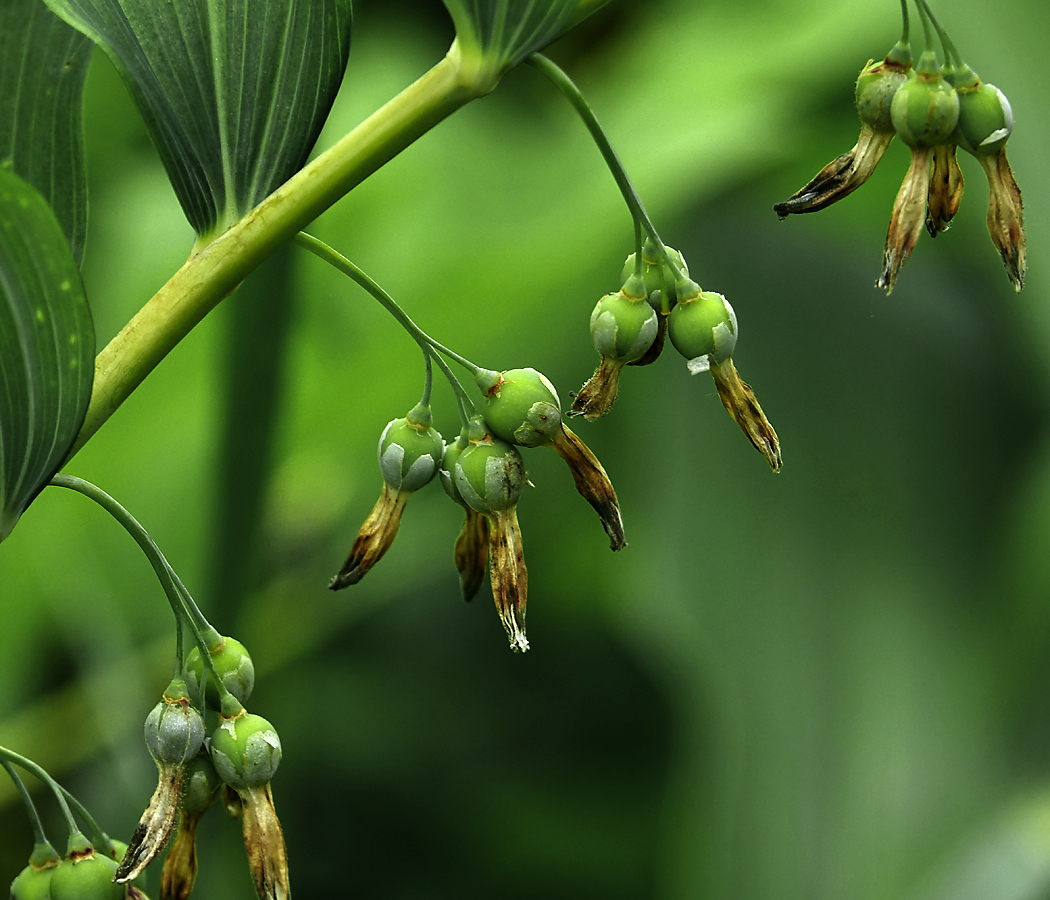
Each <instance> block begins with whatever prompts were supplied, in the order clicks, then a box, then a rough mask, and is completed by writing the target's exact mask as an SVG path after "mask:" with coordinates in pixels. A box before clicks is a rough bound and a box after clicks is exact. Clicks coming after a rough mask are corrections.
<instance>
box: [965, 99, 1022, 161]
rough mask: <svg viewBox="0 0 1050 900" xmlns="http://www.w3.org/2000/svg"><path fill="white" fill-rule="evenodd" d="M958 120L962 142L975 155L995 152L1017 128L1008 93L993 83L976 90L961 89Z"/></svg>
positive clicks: (988, 154) (993, 153)
mask: <svg viewBox="0 0 1050 900" xmlns="http://www.w3.org/2000/svg"><path fill="white" fill-rule="evenodd" d="M956 93H957V94H958V95H959V122H958V125H956V128H955V136H956V140H957V141H958V143H959V146H960V147H962V148H963V149H964V150H968V151H969V152H970V153H972V154H974V155H975V156H994V155H995V154H996V153H998V152H999V149H1000V148H1001V147H1002V146H1003V144H1005V143H1006V139H1007V138H1008V137H1010V132H1011V131H1013V128H1014V111H1013V109H1012V108H1011V107H1010V101H1009V100H1007V99H1006V95H1005V94H1004V93H1003V92H1002V91H1001V90H999V88H997V87H996V86H995V85H994V84H981V85H980V87H978V88H977V89H976V90H969V91H965V90H961V89H960V90H958V91H956Z"/></svg>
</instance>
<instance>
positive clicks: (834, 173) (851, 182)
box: [773, 125, 893, 219]
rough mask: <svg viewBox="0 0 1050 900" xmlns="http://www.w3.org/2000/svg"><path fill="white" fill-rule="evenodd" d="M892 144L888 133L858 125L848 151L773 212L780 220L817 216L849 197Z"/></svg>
mask: <svg viewBox="0 0 1050 900" xmlns="http://www.w3.org/2000/svg"><path fill="white" fill-rule="evenodd" d="M892 140H893V132H892V131H891V132H883V131H875V129H874V128H872V127H871V126H870V125H862V126H861V130H860V137H859V138H857V143H856V144H855V145H854V146H853V149H852V150H850V151H849V152H848V153H843V154H842V155H841V156H839V157H836V158H835V159H833V160H832V161H831V162H829V163H828V164H827V165H826V166H824V168H823V169H821V170H820V171H819V172H817V174H816V175H814V176H813V179H812V181H810V182H809V184H807V185H806V186H805V187H804V188H802V189H801V190H799V191H797V192H795V193H794V194H792V195H791V196H790V197H788V198H787V200H785V201H783V202H782V203H778V204H776V206H774V207H773V211H774V212H775V213H776V214H777V215H778V216H779V217H780V218H781V219H784V218H787V217H788V216H790V215H792V214H797V213H808V212H817V210H821V209H824V208H825V207H828V206H831V204H832V203H835V202H836V201H838V200H841V199H842V198H843V197H847V196H849V195H850V194H852V193H853V192H854V191H855V190H856V189H857V188H859V187H860V186H861V185H862V184H864V182H865V181H867V180H868V177H869V176H870V175H871V173H872V172H874V171H875V166H876V165H878V162H879V160H880V159H882V154H883V153H885V152H886V148H887V147H888V146H889V145H890V141H892Z"/></svg>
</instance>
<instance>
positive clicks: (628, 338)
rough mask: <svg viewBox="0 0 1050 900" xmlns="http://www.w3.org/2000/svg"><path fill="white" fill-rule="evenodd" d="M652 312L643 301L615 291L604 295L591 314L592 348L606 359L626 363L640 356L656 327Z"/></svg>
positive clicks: (654, 335)
mask: <svg viewBox="0 0 1050 900" xmlns="http://www.w3.org/2000/svg"><path fill="white" fill-rule="evenodd" d="M659 324H660V323H659V320H658V319H657V316H656V311H655V310H654V309H653V308H652V307H651V306H650V305H649V304H648V303H646V302H645V301H644V300H635V299H632V298H631V297H628V296H626V295H625V294H624V292H623V291H617V292H616V293H615V294H606V295H605V296H604V297H602V298H601V300H599V301H598V303H597V305H595V307H594V311H593V312H592V313H591V337H592V338H593V339H594V347H595V349H596V350H597V351H598V352H599V353H600V354H601V355H602V356H604V357H606V358H607V359H612V360H615V361H616V362H624V363H630V362H634V361H635V360H636V359H641V358H642V357H643V356H644V355H645V353H646V351H647V350H648V349H649V348H650V347H651V346H652V344H653V341H654V340H655V339H656V333H657V331H658V330H659Z"/></svg>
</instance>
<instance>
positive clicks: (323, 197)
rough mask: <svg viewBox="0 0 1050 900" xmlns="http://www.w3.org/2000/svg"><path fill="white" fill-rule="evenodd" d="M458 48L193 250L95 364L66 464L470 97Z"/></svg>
mask: <svg viewBox="0 0 1050 900" xmlns="http://www.w3.org/2000/svg"><path fill="white" fill-rule="evenodd" d="M460 63H461V59H460V53H459V48H458V46H457V45H456V44H455V42H453V44H452V47H451V49H450V50H449V52H448V54H447V55H446V56H445V57H444V58H443V59H442V60H441V61H440V62H438V63H437V65H435V66H434V67H433V68H431V69H430V70H429V71H428V72H427V73H426V74H424V75H423V76H422V77H421V78H420V79H419V80H417V81H416V82H414V83H413V84H411V85H409V86H408V87H407V88H405V89H404V90H403V91H402V92H401V93H400V94H398V95H397V96H396V97H394V98H393V99H392V100H390V101H389V102H388V103H387V104H386V105H384V106H383V107H381V108H380V109H378V110H377V111H376V112H374V113H373V114H372V115H371V116H369V117H368V118H367V119H365V121H363V122H362V123H361V124H360V125H358V126H357V127H356V128H354V129H353V130H352V131H350V132H349V133H348V134H347V135H345V136H344V137H343V138H342V139H340V140H339V141H338V142H337V143H336V144H335V145H333V146H332V147H330V148H329V149H328V150H326V151H325V152H324V153H322V154H321V155H320V156H318V157H317V158H316V159H314V160H313V161H312V162H310V163H309V164H308V165H306V166H305V167H304V168H303V169H301V170H300V171H299V172H297V173H296V174H295V175H293V176H292V177H291V178H290V179H288V181H287V182H285V183H284V184H283V185H281V187H279V188H278V189H277V190H276V191H274V192H273V193H272V194H271V195H270V196H269V197H267V198H266V199H265V200H263V201H262V203H260V204H259V205H258V206H257V207H255V209H253V210H251V211H250V212H249V213H248V214H247V215H246V216H244V217H243V218H242V219H241V220H240V221H238V222H236V223H235V224H234V225H232V226H231V227H230V228H229V229H227V230H226V231H225V232H223V233H222V234H220V235H219V236H218V237H216V238H215V240H214V241H212V242H211V243H210V244H208V245H207V246H206V247H204V248H203V249H201V250H200V251H199V252H198V253H195V254H194V255H193V256H191V257H190V259H189V260H187V261H186V263H185V264H184V265H183V266H182V268H181V269H179V271H178V272H176V273H175V274H174V275H173V276H172V277H171V278H170V279H169V280H168V282H167V284H165V285H164V286H163V287H162V288H161V289H160V290H159V291H158V292H157V293H156V294H155V295H154V296H153V298H152V299H151V300H150V301H149V302H148V303H147V304H146V305H145V306H144V307H143V308H142V309H141V310H140V311H139V312H138V313H137V314H136V315H135V316H134V318H132V320H131V321H130V322H128V324H127V325H125V326H124V328H123V329H122V330H121V332H120V333H119V334H118V335H117V336H116V337H115V338H113V340H112V341H110V342H109V344H108V345H107V346H106V347H105V348H103V350H102V351H101V352H100V353H99V354H98V356H97V357H96V359H95V381H94V385H93V388H92V394H91V403H90V405H89V406H88V411H87V416H86V417H85V419H84V424H83V426H82V427H81V429H80V434H79V435H78V436H77V440H76V443H75V444H74V445H73V449H72V451H71V452H70V457H72V456H73V455H74V454H75V453H76V452H77V451H78V450H79V449H80V448H81V447H83V446H84V444H85V443H86V442H87V441H88V440H89V439H90V438H91V436H92V435H93V434H95V432H96V431H98V429H99V428H100V427H101V426H102V424H103V423H104V422H106V420H107V419H109V417H110V416H111V415H112V414H113V413H114V412H116V410H117V409H118V408H119V407H120V405H121V403H123V402H124V401H125V400H126V399H127V398H128V396H130V394H131V393H132V391H134V390H135V388H137V387H138V386H139V384H141V383H142V381H143V379H144V378H145V377H146V376H147V375H148V374H149V373H150V372H151V371H152V370H153V368H154V367H155V366H156V365H157V364H158V363H159V362H160V361H161V360H162V359H163V358H164V357H165V356H166V355H167V354H168V353H169V351H171V350H172V348H174V347H175V345H176V344H178V342H179V341H180V340H182V338H184V337H185V336H186V335H187V334H189V332H190V331H191V330H192V329H193V327H194V326H196V325H197V324H198V323H199V322H200V321H201V319H203V318H204V316H205V315H207V313H209V312H210V311H211V310H212V309H214V308H215V306H216V305H217V304H218V303H219V302H220V301H221V300H222V299H223V298H224V297H226V296H227V295H228V294H229V293H230V292H232V291H233V290H234V288H236V287H237V285H239V284H240V283H241V282H242V281H243V280H244V279H245V277H246V276H247V275H248V274H249V273H251V271H252V270H253V269H255V268H256V267H257V266H258V265H259V264H260V263H261V262H262V261H263V260H264V259H266V257H268V256H269V255H270V254H271V253H273V252H274V251H275V250H276V249H277V248H278V247H279V246H281V245H282V244H284V243H285V242H287V241H289V240H291V239H292V238H293V237H294V236H295V235H296V234H297V233H298V232H299V231H300V230H301V229H303V228H305V227H306V226H307V225H308V224H309V223H310V222H312V221H313V220H314V219H316V218H317V216H319V215H320V214H321V213H322V212H324V211H325V210H326V209H328V208H329V207H330V206H332V204H334V203H335V202H336V201H337V200H339V199H340V198H341V197H343V196H344V195H345V194H347V193H348V192H349V191H350V190H352V189H353V188H354V187H356V186H357V185H358V184H360V183H361V182H362V181H364V180H365V178H367V177H368V176H369V175H371V174H372V173H373V172H375V171H376V170H377V169H378V168H379V167H380V166H382V165H383V164H385V163H386V162H388V161H389V160H391V159H392V158H393V157H395V156H396V155H397V154H398V153H400V152H401V151H402V150H404V149H405V148H406V147H407V146H409V145H410V144H411V143H412V142H413V141H415V140H416V139H417V138H419V137H420V136H421V135H423V134H425V133H426V132H427V131H429V130H430V129H431V128H433V127H434V126H435V125H437V124H438V122H440V121H441V120H443V119H444V118H446V117H447V116H449V115H451V114H452V113H453V112H455V111H456V110H457V109H459V108H460V107H461V106H464V105H465V104H467V103H469V102H470V101H471V100H473V99H474V98H475V97H477V96H478V95H479V94H478V89H477V87H472V86H471V84H470V83H469V81H468V80H466V76H465V75H464V74H463V72H462V71H461V64H460Z"/></svg>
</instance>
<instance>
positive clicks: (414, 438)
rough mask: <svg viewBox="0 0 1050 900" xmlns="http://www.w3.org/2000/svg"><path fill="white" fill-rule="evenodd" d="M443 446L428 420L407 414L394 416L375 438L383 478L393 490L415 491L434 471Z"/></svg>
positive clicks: (431, 476)
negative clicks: (416, 419)
mask: <svg viewBox="0 0 1050 900" xmlns="http://www.w3.org/2000/svg"><path fill="white" fill-rule="evenodd" d="M428 418H429V416H428ZM444 449H445V442H444V440H442V438H441V435H440V434H438V433H437V432H436V431H435V430H434V429H433V428H431V427H430V426H429V422H418V421H413V416H412V415H411V414H409V416H407V417H406V418H403V419H394V420H393V421H392V422H390V423H389V424H388V425H387V426H386V428H384V429H383V434H382V435H381V436H380V438H379V469H380V471H381V472H382V473H383V480H384V481H385V482H386V483H387V484H389V485H390V487H392V488H393V489H394V490H396V491H418V490H419V489H420V488H421V487H423V486H424V485H425V484H427V483H428V482H429V481H430V480H431V479H432V478H433V477H434V476H435V475H436V474H437V470H438V465H439V464H440V462H441V454H442V452H443V451H444Z"/></svg>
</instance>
